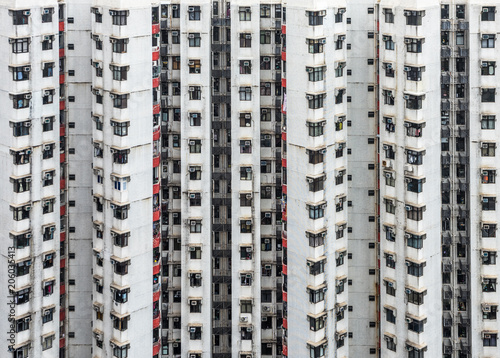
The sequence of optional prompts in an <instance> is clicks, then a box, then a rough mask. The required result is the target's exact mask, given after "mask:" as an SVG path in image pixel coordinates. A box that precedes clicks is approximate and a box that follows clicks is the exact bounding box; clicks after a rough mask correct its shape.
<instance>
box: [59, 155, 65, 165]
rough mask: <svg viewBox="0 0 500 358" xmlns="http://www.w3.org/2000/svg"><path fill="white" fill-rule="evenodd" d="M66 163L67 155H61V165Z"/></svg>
mask: <svg viewBox="0 0 500 358" xmlns="http://www.w3.org/2000/svg"><path fill="white" fill-rule="evenodd" d="M65 161H66V153H61V155H60V156H59V163H64V162H65Z"/></svg>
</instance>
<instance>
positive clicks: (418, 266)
mask: <svg viewBox="0 0 500 358" xmlns="http://www.w3.org/2000/svg"><path fill="white" fill-rule="evenodd" d="M406 267H407V273H408V275H412V276H416V277H421V276H422V275H423V274H424V267H425V262H424V263H416V262H413V261H409V260H406Z"/></svg>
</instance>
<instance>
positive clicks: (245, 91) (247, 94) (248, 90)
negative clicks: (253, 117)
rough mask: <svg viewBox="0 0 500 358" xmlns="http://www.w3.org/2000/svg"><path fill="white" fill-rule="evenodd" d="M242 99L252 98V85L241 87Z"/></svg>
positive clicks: (249, 99)
mask: <svg viewBox="0 0 500 358" xmlns="http://www.w3.org/2000/svg"><path fill="white" fill-rule="evenodd" d="M239 92H240V101H251V100H252V87H240V90H239Z"/></svg>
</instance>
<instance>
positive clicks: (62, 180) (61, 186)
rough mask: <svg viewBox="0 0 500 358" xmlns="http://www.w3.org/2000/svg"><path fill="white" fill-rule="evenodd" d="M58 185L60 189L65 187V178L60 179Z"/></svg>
mask: <svg viewBox="0 0 500 358" xmlns="http://www.w3.org/2000/svg"><path fill="white" fill-rule="evenodd" d="M59 187H60V189H61V190H63V189H66V179H61V180H60V183H59Z"/></svg>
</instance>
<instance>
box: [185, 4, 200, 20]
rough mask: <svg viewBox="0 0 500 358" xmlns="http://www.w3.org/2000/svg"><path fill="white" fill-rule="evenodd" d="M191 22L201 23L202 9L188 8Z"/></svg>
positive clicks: (198, 7) (197, 7)
mask: <svg viewBox="0 0 500 358" xmlns="http://www.w3.org/2000/svg"><path fill="white" fill-rule="evenodd" d="M188 15H189V17H188V18H189V21H200V18H201V9H200V6H189V7H188Z"/></svg>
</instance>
